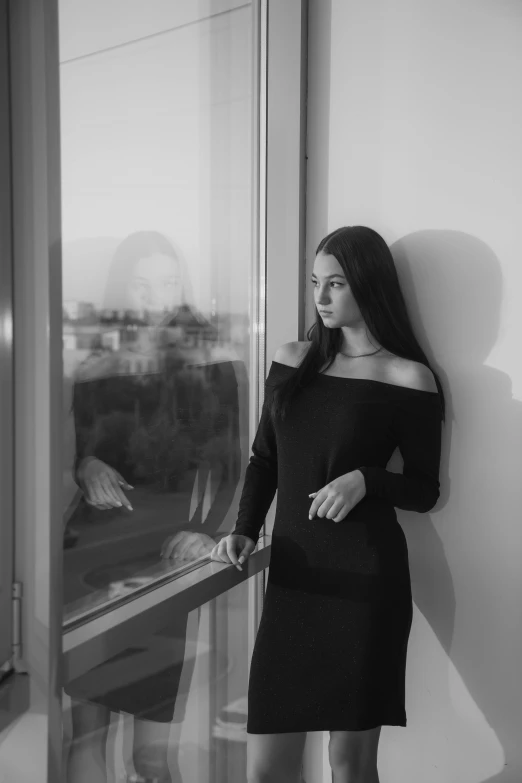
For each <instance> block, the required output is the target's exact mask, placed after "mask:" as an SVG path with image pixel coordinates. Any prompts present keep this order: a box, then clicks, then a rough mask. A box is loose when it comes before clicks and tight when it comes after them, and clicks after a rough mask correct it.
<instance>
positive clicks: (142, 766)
mask: <svg viewBox="0 0 522 783" xmlns="http://www.w3.org/2000/svg"><path fill="white" fill-rule="evenodd" d="M132 760H133V764H134V769H135V770H136V774H137V775H138V776H139V777H140V778H144V779H146V780H154V781H156V780H157V781H161V783H170V780H171V776H170V770H169V765H168V748H167V747H164V746H162V745H160V746H158V745H145V746H142V747H139V748H135V749H134V753H133V757H132Z"/></svg>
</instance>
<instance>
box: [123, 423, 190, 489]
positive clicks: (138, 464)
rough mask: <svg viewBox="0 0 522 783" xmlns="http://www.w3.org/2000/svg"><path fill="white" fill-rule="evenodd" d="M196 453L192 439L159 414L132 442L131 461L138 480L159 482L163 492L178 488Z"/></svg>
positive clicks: (135, 435) (141, 429) (131, 439)
mask: <svg viewBox="0 0 522 783" xmlns="http://www.w3.org/2000/svg"><path fill="white" fill-rule="evenodd" d="M192 451H193V443H192V438H191V437H190V435H189V434H187V433H184V432H182V429H181V427H180V425H179V423H177V422H176V423H173V422H172V421H170V420H169V417H168V416H167V415H166V414H165V413H164V412H162V413H160V415H159V416H157V417H156V419H155V420H154V421H151V422H149V423H148V424H147V426H140V427H138V429H137V430H136V431H135V432H133V434H132V435H131V438H130V440H129V447H128V458H129V460H130V461H131V462H132V463H133V466H134V474H135V476H136V478H142V479H145V480H146V482H147V483H157V484H159V486H160V487H161V489H162V490H164V491H167V490H169V489H176V487H177V484H178V482H179V480H180V479H181V478H182V477H183V475H184V474H185V473H186V471H187V469H188V467H189V463H190V461H191V459H190V458H191V456H192Z"/></svg>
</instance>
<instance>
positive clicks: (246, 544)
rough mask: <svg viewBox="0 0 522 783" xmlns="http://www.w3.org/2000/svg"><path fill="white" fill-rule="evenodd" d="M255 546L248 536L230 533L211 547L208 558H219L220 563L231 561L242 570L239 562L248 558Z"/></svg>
mask: <svg viewBox="0 0 522 783" xmlns="http://www.w3.org/2000/svg"><path fill="white" fill-rule="evenodd" d="M255 548H256V542H255V541H252V539H251V538H249V537H248V536H242V535H239V534H237V533H230V535H228V536H225V538H222V539H221V541H220V542H219V544H216V546H215V547H214V548H213V549H212V551H211V552H210V559H211V560H220V561H221V562H222V563H232V564H233V565H235V566H236V568H239V570H240V571H242V570H243V569H242V567H241V563H244V562H245V560H247V559H248V558H249V556H250V555H251V554H252V552H253V551H254V549H255Z"/></svg>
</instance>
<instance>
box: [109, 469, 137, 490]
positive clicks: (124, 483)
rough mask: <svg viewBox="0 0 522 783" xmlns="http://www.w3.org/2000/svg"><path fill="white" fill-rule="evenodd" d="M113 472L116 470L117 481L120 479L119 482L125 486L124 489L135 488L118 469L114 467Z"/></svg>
mask: <svg viewBox="0 0 522 783" xmlns="http://www.w3.org/2000/svg"><path fill="white" fill-rule="evenodd" d="M113 472H114V474H115V475H116V479H117V481H118V484H119V485H120V486H122V487H123V489H134V487H133V486H132V484H129V483H128V482H127V481H125V479H124V478H123V476H122V475H121V473H118V471H117V470H114V468H113Z"/></svg>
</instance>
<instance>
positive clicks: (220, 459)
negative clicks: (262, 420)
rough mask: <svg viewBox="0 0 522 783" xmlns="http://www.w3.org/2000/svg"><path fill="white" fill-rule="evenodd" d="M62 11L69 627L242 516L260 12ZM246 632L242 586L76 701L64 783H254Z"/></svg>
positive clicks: (114, 665)
mask: <svg viewBox="0 0 522 783" xmlns="http://www.w3.org/2000/svg"><path fill="white" fill-rule="evenodd" d="M59 5H60V60H61V65H60V91H61V95H60V99H61V134H62V138H61V143H62V215H63V356H64V389H65V395H64V401H65V402H64V411H63V422H64V430H63V431H64V445H65V448H64V453H65V461H64V466H63V479H64V496H63V510H64V618H65V620H71V619H74V618H75V617H78V616H80V615H81V614H82V612H84V611H85V609H86V607H87V608H88V607H97V608H99V609H100V610H103V608H104V607H106V606H107V605H108V602H109V601H110V600H112V599H113V598H115V597H118V596H126V595H132V594H133V591H134V590H136V589H137V588H139V587H140V586H142V585H147V584H150V583H155V581H156V580H157V579H159V578H162V577H166V578H172V577H173V576H175V575H176V574H181V573H183V572H184V571H185V570H186V569H187V568H194V567H197V566H198V564H201V563H202V562H203V559H204V558H206V557H207V556H208V553H209V551H210V550H211V549H212V548H213V546H214V545H215V543H216V542H217V541H219V540H220V538H221V537H223V536H224V535H226V534H227V533H228V532H229V531H230V530H231V529H232V527H233V525H234V523H235V520H236V518H237V508H238V503H239V498H240V495H241V489H242V479H243V475H244V471H245V469H246V466H247V464H248V459H249V454H250V442H249V432H248V423H249V388H248V378H249V372H250V365H251V354H250V351H251V344H252V342H253V341H251V333H252V328H251V325H252V321H253V318H252V313H251V311H250V302H251V301H252V299H253V295H254V294H255V293H256V292H255V291H253V281H254V280H255V276H254V275H253V269H254V252H255V251H254V242H253V236H254V235H255V226H254V225H253V215H254V213H255V210H254V209H253V206H254V203H255V192H254V191H255V188H256V186H257V183H256V182H255V176H254V173H255V171H256V159H257V154H258V152H257V142H256V133H255V128H254V117H255V101H256V97H257V96H256V95H255V94H254V91H253V86H252V85H253V71H254V62H255V57H256V56H257V44H256V45H255V44H254V31H255V17H256V13H257V11H256V7H257V6H256V3H255V2H253V3H249V2H234V0H206V2H198V3H193V2H192V1H191V0H184V1H182V0H173V2H170V3H165V2H160V0H152V1H151V0H149V1H148V2H147V3H145V2H141V3H140V2H133V3H129V2H127V1H126V0H108V1H107V0H93V1H92V2H89V3H78V2H74V0H60V4H59ZM119 504H121V505H119ZM247 616H248V587H247V583H246V582H245V583H244V584H242V585H240V586H239V587H237V588H236V589H235V590H233V591H231V593H229V594H228V595H226V596H222V597H220V598H217V599H215V600H214V601H212V602H211V603H210V604H207V605H205V606H203V607H201V608H200V609H197V610H195V611H193V612H190V613H188V614H187V613H185V614H184V615H182V616H179V615H178V616H176V617H173V618H172V621H171V622H170V623H169V625H168V627H166V628H162V629H159V630H157V632H154V633H148V634H144V635H141V636H140V638H136V639H135V640H134V641H133V643H132V645H130V646H129V647H128V648H127V649H122V650H121V651H120V652H119V653H118V655H116V656H114V655H111V656H109V655H107V658H108V660H106V661H105V662H104V663H101V664H98V665H97V666H96V667H93V668H92V669H91V670H89V671H85V672H84V673H83V674H82V675H81V676H79V677H77V678H76V679H75V680H74V681H72V682H68V683H65V695H64V706H65V713H64V715H65V726H66V733H67V736H68V740H69V748H68V751H67V755H68V765H67V778H66V779H67V781H68V782H69V783H81V782H82V781H84V780H89V781H97V782H98V781H102V780H103V781H105V780H111V779H114V780H142V779H147V780H148V779H150V780H161V781H169V780H172V781H181V780H183V781H194V783H196V781H197V783H204V781H207V780H208V781H218V780H223V781H225V780H226V781H234V780H236V779H237V780H238V781H242V780H244V779H245V763H246V761H245V752H244V751H245V739H246V735H245V726H246V714H245V713H246V687H247V665H248V651H247V627H248V623H247ZM100 644H101V645H103V640H102V639H101V640H100ZM116 716H119V722H118V720H116ZM111 774H112V775H113V778H111ZM140 776H141V777H140Z"/></svg>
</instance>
